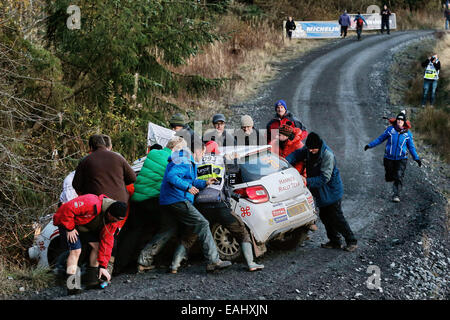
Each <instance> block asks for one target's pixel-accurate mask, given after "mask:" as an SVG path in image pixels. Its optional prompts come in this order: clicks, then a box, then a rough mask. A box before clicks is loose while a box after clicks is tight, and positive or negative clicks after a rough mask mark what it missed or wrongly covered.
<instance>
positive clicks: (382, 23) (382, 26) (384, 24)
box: [381, 20, 389, 34]
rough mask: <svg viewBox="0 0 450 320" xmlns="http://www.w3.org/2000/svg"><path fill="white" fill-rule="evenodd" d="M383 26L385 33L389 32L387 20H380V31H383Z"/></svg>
mask: <svg viewBox="0 0 450 320" xmlns="http://www.w3.org/2000/svg"><path fill="white" fill-rule="evenodd" d="M384 28H386V31H387V34H389V20H382V21H381V33H383V32H384Z"/></svg>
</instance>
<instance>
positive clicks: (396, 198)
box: [392, 196, 400, 202]
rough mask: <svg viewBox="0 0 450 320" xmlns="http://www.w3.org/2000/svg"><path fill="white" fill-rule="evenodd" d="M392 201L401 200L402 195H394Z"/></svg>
mask: <svg viewBox="0 0 450 320" xmlns="http://www.w3.org/2000/svg"><path fill="white" fill-rule="evenodd" d="M392 201H393V202H400V197H399V196H393V197H392Z"/></svg>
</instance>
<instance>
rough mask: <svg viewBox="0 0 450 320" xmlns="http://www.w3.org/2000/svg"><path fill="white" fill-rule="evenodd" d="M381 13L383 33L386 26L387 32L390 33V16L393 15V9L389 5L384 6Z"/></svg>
mask: <svg viewBox="0 0 450 320" xmlns="http://www.w3.org/2000/svg"><path fill="white" fill-rule="evenodd" d="M380 15H381V34H383V32H384V28H386V31H387V34H390V30H389V17H390V15H391V10H389V9H388V7H387V5H384V6H383V10H381V12H380Z"/></svg>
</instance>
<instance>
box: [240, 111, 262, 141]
mask: <svg viewBox="0 0 450 320" xmlns="http://www.w3.org/2000/svg"><path fill="white" fill-rule="evenodd" d="M259 141H260V140H259V131H258V130H257V129H256V128H255V127H254V122H253V119H252V117H250V116H249V115H247V114H246V115H243V116H242V117H241V127H240V128H239V129H238V130H236V131H235V136H234V144H235V145H238V146H239V145H244V146H257V145H259Z"/></svg>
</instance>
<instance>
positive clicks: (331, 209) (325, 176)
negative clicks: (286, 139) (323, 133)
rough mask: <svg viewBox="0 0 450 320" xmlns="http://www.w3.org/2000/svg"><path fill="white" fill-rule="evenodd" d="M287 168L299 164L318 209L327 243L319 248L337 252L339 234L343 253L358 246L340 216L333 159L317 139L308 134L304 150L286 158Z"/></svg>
mask: <svg viewBox="0 0 450 320" xmlns="http://www.w3.org/2000/svg"><path fill="white" fill-rule="evenodd" d="M286 160H287V161H288V162H289V163H290V164H291V165H293V166H294V165H296V164H297V163H298V162H300V161H303V162H304V163H305V167H306V175H307V178H306V183H307V187H308V189H309V190H310V191H311V193H312V195H313V196H314V200H315V202H316V206H317V207H318V208H319V216H320V220H321V221H322V223H323V224H324V226H325V229H326V231H327V237H328V239H329V241H328V242H327V243H323V244H321V247H322V248H327V249H341V248H342V244H341V238H340V236H339V235H342V236H343V237H344V239H345V242H346V246H345V247H344V250H345V251H349V252H352V251H354V250H355V249H356V248H357V247H358V245H357V240H356V237H355V235H354V234H353V232H352V230H351V229H350V226H349V224H348V223H347V220H346V219H345V217H344V214H343V212H342V207H341V201H342V196H343V193H344V189H343V185H342V180H341V176H340V173H339V169H338V167H337V163H336V157H335V155H334V154H333V152H332V151H331V149H330V148H329V147H328V146H327V144H326V143H325V141H323V139H321V138H320V136H319V135H318V134H317V133H315V132H311V133H310V134H308V138H307V139H306V145H305V147H303V148H301V149H299V150H296V151H294V152H293V153H291V154H290V155H288V156H287V157H286Z"/></svg>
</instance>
